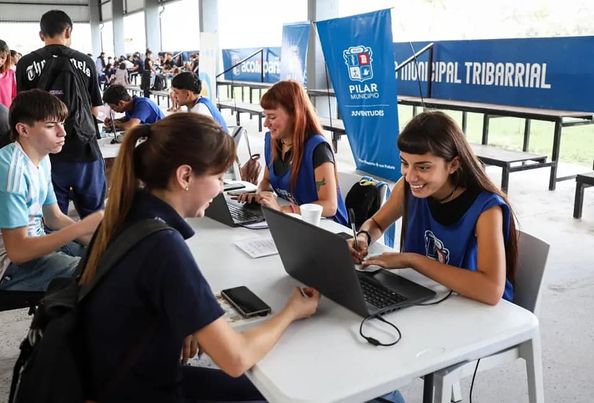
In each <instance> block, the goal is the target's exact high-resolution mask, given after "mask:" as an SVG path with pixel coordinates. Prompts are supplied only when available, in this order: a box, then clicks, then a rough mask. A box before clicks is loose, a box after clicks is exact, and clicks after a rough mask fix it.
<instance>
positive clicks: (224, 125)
mask: <svg viewBox="0 0 594 403" xmlns="http://www.w3.org/2000/svg"><path fill="white" fill-rule="evenodd" d="M198 103H200V104H204V105H206V107H207V108H208V110H209V111H210V114H211V115H212V118H213V119H214V120H215V121H217V123H218V124H220V125H221V127H222V128H223V129H225V131H226V132H227V133H229V128H228V127H227V122H225V118H223V115H221V112H220V111H219V109H218V108H217V107H216V105H215V104H213V103H212V101H211V100H210V99H208V98H206V97H200V98H199V99H198Z"/></svg>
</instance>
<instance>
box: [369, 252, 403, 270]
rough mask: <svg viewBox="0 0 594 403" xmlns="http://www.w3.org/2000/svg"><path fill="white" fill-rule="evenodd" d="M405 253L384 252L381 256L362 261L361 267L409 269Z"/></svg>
mask: <svg viewBox="0 0 594 403" xmlns="http://www.w3.org/2000/svg"><path fill="white" fill-rule="evenodd" d="M407 258H408V254H407V253H398V252H386V253H382V254H381V255H376V256H369V257H367V258H366V259H365V260H363V262H362V264H363V266H371V265H375V266H381V267H383V268H385V269H402V268H405V267H410V266H411V265H410V263H409V261H408V259H407Z"/></svg>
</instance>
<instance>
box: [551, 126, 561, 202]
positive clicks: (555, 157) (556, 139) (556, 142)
mask: <svg viewBox="0 0 594 403" xmlns="http://www.w3.org/2000/svg"><path fill="white" fill-rule="evenodd" d="M561 129H562V120H561V119H558V120H557V121H555V132H554V135H553V154H552V156H551V162H553V165H552V166H551V177H550V180H549V190H555V187H556V186H557V168H558V164H559V149H560V148H561Z"/></svg>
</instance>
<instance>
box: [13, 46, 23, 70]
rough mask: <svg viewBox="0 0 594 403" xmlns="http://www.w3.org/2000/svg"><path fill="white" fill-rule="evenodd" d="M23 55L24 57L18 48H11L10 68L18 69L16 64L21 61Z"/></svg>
mask: <svg viewBox="0 0 594 403" xmlns="http://www.w3.org/2000/svg"><path fill="white" fill-rule="evenodd" d="M21 57H23V55H22V54H20V53H19V52H17V51H16V50H13V49H10V68H11V69H12V70H14V71H16V65H17V63H18V62H19V60H21Z"/></svg>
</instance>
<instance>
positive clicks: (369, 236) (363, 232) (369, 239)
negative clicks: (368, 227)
mask: <svg viewBox="0 0 594 403" xmlns="http://www.w3.org/2000/svg"><path fill="white" fill-rule="evenodd" d="M359 234H363V235H365V236H366V237H367V246H369V245H371V235H369V232H367V231H365V230H361V231H359V232H357V236H359Z"/></svg>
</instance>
